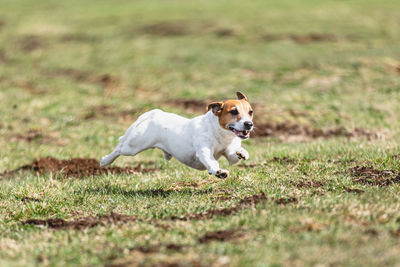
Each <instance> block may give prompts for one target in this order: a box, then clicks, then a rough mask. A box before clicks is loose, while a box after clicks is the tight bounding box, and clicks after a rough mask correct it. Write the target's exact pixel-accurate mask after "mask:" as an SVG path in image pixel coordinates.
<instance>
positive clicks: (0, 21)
mask: <svg viewBox="0 0 400 267" xmlns="http://www.w3.org/2000/svg"><path fill="white" fill-rule="evenodd" d="M4 26H6V23H5V22H4V21H2V20H0V31H1V30H3V28H4Z"/></svg>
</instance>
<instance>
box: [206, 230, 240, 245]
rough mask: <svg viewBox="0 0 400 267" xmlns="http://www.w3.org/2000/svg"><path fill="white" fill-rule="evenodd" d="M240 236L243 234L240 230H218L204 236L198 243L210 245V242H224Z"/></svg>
mask: <svg viewBox="0 0 400 267" xmlns="http://www.w3.org/2000/svg"><path fill="white" fill-rule="evenodd" d="M242 236H244V233H243V232H242V231H241V230H240V229H229V230H219V231H215V232H208V233H206V234H204V235H203V236H201V237H200V238H199V239H198V241H199V243H200V244H205V243H210V242H212V241H220V242H226V241H229V240H232V239H237V238H240V237H242Z"/></svg>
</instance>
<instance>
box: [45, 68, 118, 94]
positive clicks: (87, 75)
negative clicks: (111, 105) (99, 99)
mask: <svg viewBox="0 0 400 267" xmlns="http://www.w3.org/2000/svg"><path fill="white" fill-rule="evenodd" d="M45 75H47V76H48V77H67V78H69V79H71V80H73V81H76V82H84V83H90V84H97V85H100V86H102V87H103V88H105V89H107V90H111V91H116V90H123V89H125V87H124V86H123V85H122V82H121V80H120V79H119V78H117V77H114V76H112V75H111V74H107V73H105V74H95V73H92V72H90V71H83V70H77V69H56V70H52V71H47V72H45Z"/></svg>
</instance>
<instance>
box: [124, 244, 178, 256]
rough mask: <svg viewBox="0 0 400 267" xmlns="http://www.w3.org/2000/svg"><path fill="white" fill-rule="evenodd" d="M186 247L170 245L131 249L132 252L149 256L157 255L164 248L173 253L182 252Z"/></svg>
mask: <svg viewBox="0 0 400 267" xmlns="http://www.w3.org/2000/svg"><path fill="white" fill-rule="evenodd" d="M184 247H185V246H184V245H179V244H174V243H170V244H158V245H151V246H147V247H144V246H140V247H134V248H132V249H130V251H140V252H141V253H145V254H149V253H157V252H159V251H160V250H162V249H163V248H164V249H167V250H172V251H181V250H182V249H183V248H184Z"/></svg>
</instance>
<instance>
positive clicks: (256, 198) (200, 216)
mask: <svg viewBox="0 0 400 267" xmlns="http://www.w3.org/2000/svg"><path fill="white" fill-rule="evenodd" d="M266 200H268V197H267V196H266V195H265V194H264V193H259V194H256V195H252V196H248V197H245V198H243V199H241V200H240V201H239V202H238V203H237V204H236V205H235V206H232V207H229V208H222V209H210V210H208V211H205V212H203V213H189V214H186V215H184V216H183V217H178V216H172V217H171V218H170V219H171V220H180V221H188V220H206V219H211V218H213V217H214V216H229V215H232V214H235V213H237V212H238V211H239V210H241V209H243V208H246V207H250V206H255V205H256V204H258V203H260V202H262V201H266Z"/></svg>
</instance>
